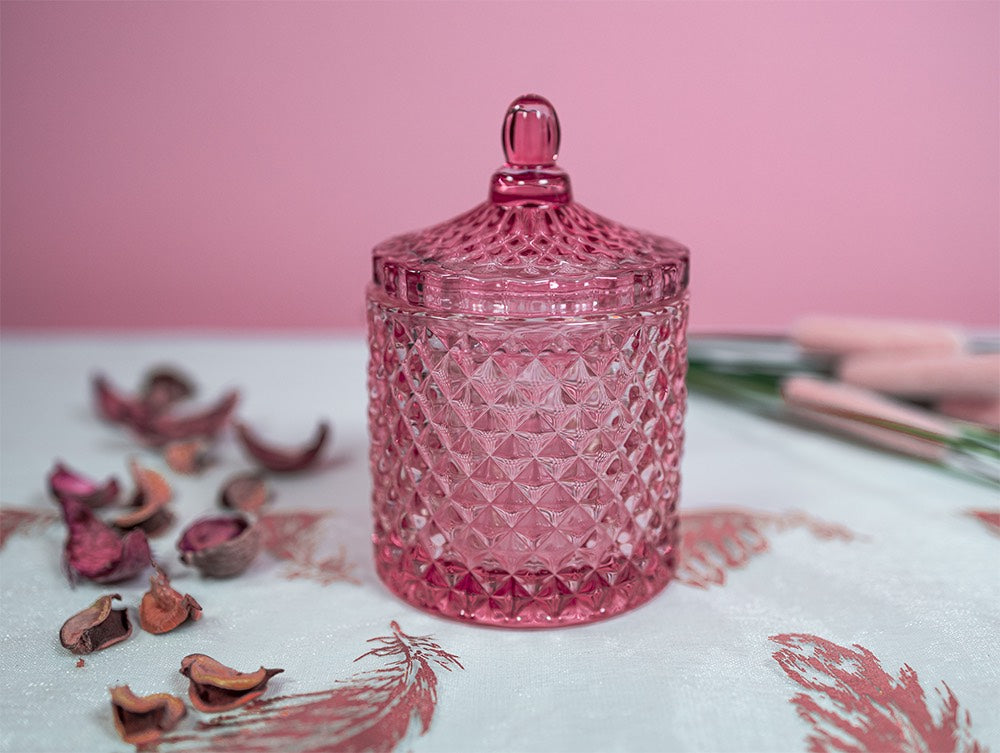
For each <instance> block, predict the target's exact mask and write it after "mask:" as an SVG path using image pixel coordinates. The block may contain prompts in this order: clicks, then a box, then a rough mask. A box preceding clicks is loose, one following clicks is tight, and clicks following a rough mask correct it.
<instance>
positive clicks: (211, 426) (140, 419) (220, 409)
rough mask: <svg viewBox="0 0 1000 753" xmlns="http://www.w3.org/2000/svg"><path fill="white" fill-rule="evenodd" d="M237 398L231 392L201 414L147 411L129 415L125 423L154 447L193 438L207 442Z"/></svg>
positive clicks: (233, 392)
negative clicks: (180, 414)
mask: <svg viewBox="0 0 1000 753" xmlns="http://www.w3.org/2000/svg"><path fill="white" fill-rule="evenodd" d="M239 399H240V395H239V393H238V392H236V391H235V390H233V391H231V392H227V393H226V394H225V395H223V396H222V398H221V399H220V400H219V402H217V403H216V404H215V405H214V406H212V407H211V408H208V409H206V410H204V411H202V412H201V413H193V414H190V415H187V416H173V415H170V414H167V413H163V414H160V415H153V414H150V413H149V412H148V411H147V412H143V413H142V414H141V415H133V416H132V417H131V418H130V419H128V420H127V421H126V423H128V425H129V426H130V427H131V428H132V430H133V431H135V432H136V434H138V435H139V437H140V438H141V439H143V440H144V441H145V442H147V443H148V444H150V445H153V446H155V447H160V446H163V445H165V444H168V443H170V442H174V441H178V440H184V439H194V438H196V437H206V438H209V439H211V438H213V437H215V436H216V435H217V434H218V433H219V432H220V431H222V428H223V427H224V426H225V425H226V424H227V423H228V422H229V419H230V417H231V416H232V413H233V410H234V409H235V408H236V403H238V402H239Z"/></svg>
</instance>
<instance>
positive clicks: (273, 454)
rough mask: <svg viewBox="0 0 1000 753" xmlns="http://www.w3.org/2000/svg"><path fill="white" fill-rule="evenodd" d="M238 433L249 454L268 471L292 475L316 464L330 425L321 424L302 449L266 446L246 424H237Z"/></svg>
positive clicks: (323, 422)
mask: <svg viewBox="0 0 1000 753" xmlns="http://www.w3.org/2000/svg"><path fill="white" fill-rule="evenodd" d="M236 431H237V434H238V435H239V438H240V442H241V443H242V444H243V447H244V449H245V450H246V451H247V453H248V454H249V455H250V456H251V457H252V458H253V459H254V460H256V461H257V462H258V463H260V464H261V465H262V466H264V467H265V468H267V470H269V471H274V472H275V473H292V472H294V471H301V470H305V469H306V468H308V467H309V466H310V465H312V464H313V463H314V462H316V458H317V457H319V453H320V450H322V449H323V445H324V444H326V440H327V437H328V436H329V434H330V424H328V423H327V422H326V421H322V422H320V424H319V426H318V427H317V428H316V433H315V435H313V438H312V441H311V442H310V443H309V444H308V445H306V446H305V447H303V448H301V449H282V448H278V447H274V446H272V445H269V444H266V443H264V442H263V441H261V439H260V438H259V437H258V436H257V435H256V434H255V433H254V432H253V431H251V429H250V428H249V427H248V426H247V425H246V424H242V423H238V424H236Z"/></svg>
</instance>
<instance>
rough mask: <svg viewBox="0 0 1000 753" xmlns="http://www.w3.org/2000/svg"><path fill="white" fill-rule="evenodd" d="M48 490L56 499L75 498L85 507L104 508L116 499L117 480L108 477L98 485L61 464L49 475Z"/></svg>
mask: <svg viewBox="0 0 1000 753" xmlns="http://www.w3.org/2000/svg"><path fill="white" fill-rule="evenodd" d="M49 490H50V491H51V492H52V496H54V497H55V498H56V499H59V498H60V497H76V498H77V499H78V500H80V501H81V502H83V503H84V504H85V505H87V507H104V506H105V505H110V504H111V503H112V502H114V501H115V500H116V499H118V480H117V479H116V478H114V477H113V476H112V477H109V478H108V480H107V481H105V482H104V483H103V484H98V483H97V482H96V481H93V480H91V479H89V478H87V477H86V476H84V475H83V474H81V473H78V472H76V471H74V470H73V469H72V468H70V467H69V466H67V465H64V464H63V463H61V462H56V464H55V466H54V467H53V469H52V471H51V472H50V473H49Z"/></svg>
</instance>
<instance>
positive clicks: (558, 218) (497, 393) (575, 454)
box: [368, 95, 689, 627]
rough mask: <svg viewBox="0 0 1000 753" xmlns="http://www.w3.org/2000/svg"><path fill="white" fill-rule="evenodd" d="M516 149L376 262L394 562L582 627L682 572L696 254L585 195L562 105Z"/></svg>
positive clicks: (431, 605) (427, 588)
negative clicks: (476, 192)
mask: <svg viewBox="0 0 1000 753" xmlns="http://www.w3.org/2000/svg"><path fill="white" fill-rule="evenodd" d="M503 141H504V149H505V153H506V157H507V163H506V164H505V165H504V166H503V167H501V168H500V169H499V170H498V171H497V172H496V173H495V174H494V176H493V178H492V180H491V187H490V197H489V199H488V200H487V201H486V202H484V203H483V204H480V205H479V206H477V207H475V208H473V209H472V210H471V211H469V212H467V213H465V214H463V215H460V216H459V217H456V218H454V219H452V220H450V221H448V222H445V223H442V224H440V225H436V226H434V227H431V228H428V229H426V230H423V231H420V232H417V233H412V234H407V235H402V236H398V237H396V238H392V239H390V240H388V241H386V242H384V243H382V244H380V245H378V246H376V248H375V249H374V252H373V278H372V282H371V283H370V285H369V287H368V334H369V345H370V349H371V354H370V360H369V369H368V386H369V409H368V418H369V430H370V434H371V449H370V463H371V470H372V477H373V482H374V492H373V513H374V523H375V530H374V535H373V542H374V546H375V563H376V567H377V570H378V573H379V576H380V577H381V578H382V580H383V581H384V582H385V584H386V585H387V586H388V587H389V588H390V589H391V590H392V591H393V592H395V593H396V594H398V595H399V596H401V597H402V598H403V599H405V600H406V601H408V602H409V603H411V604H413V605H415V606H417V607H420V608H422V609H425V610H429V611H431V612H434V613H437V614H441V615H443V616H446V617H452V618H456V619H461V620H469V621H473V622H477V623H482V624H488V625H498V626H506V627H550V626H556V625H569V624H578V623H584V622H589V621H593V620H597V619H602V618H605V617H610V616H612V615H615V614H618V613H620V612H622V611H625V610H627V609H630V608H632V607H635V606H637V605H639V604H641V603H643V602H645V601H647V600H648V599H650V598H651V597H652V596H653V595H655V594H656V593H657V592H658V591H660V590H661V589H662V588H663V587H664V586H665V585H666V584H667V583H668V582H669V581H670V579H671V577H672V576H673V573H674V570H675V567H676V559H677V545H678V532H677V512H676V509H677V501H678V489H679V483H680V477H679V465H680V455H681V445H682V440H683V418H684V409H685V402H686V390H685V386H684V375H685V368H686V352H685V351H686V340H685V330H686V324H687V318H688V293H687V287H688V285H687V283H688V264H689V262H688V250H687V249H686V248H685V247H683V246H681V245H680V244H678V243H676V242H674V241H672V240H669V239H667V238H663V237H659V236H653V235H647V234H644V233H641V232H638V231H636V230H632V229H630V228H626V227H624V226H622V225H619V224H617V223H615V222H612V221H610V220H607V219H605V218H603V217H600V216H599V215H597V214H595V213H593V212H591V211H590V210H588V209H586V208H584V207H583V206H581V205H579V204H577V203H575V202H574V201H573V200H572V196H571V192H570V184H569V178H568V176H567V175H566V173H564V172H563V171H562V170H560V169H559V168H558V167H556V164H555V160H556V155H557V152H558V146H559V123H558V120H557V118H556V114H555V111H554V110H553V108H552V106H551V105H550V104H549V103H548V101H547V100H545V99H543V98H542V97H538V96H536V95H526V96H524V97H521V98H519V99H517V100H515V102H514V103H513V104H512V105H511V107H510V108H509V110H508V111H507V116H506V119H505V121H504V126H503Z"/></svg>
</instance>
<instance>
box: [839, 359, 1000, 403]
mask: <svg viewBox="0 0 1000 753" xmlns="http://www.w3.org/2000/svg"><path fill="white" fill-rule="evenodd" d="M837 373H838V376H839V377H840V378H841V379H842V380H843V381H845V382H847V383H849V384H854V385H857V386H858V387H867V388H868V389H872V390H878V391H879V392H887V393H889V394H890V395H899V396H900V397H911V398H941V397H956V398H958V397H960V398H976V399H981V400H991V399H992V400H996V399H997V397H1000V354H993V353H991V354H988V355H972V356H961V355H958V356H925V355H919V356H914V355H908V354H906V355H904V354H889V355H874V354H873V355H854V356H847V357H846V358H844V360H843V361H842V362H841V364H840V367H839V368H838V370H837Z"/></svg>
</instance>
